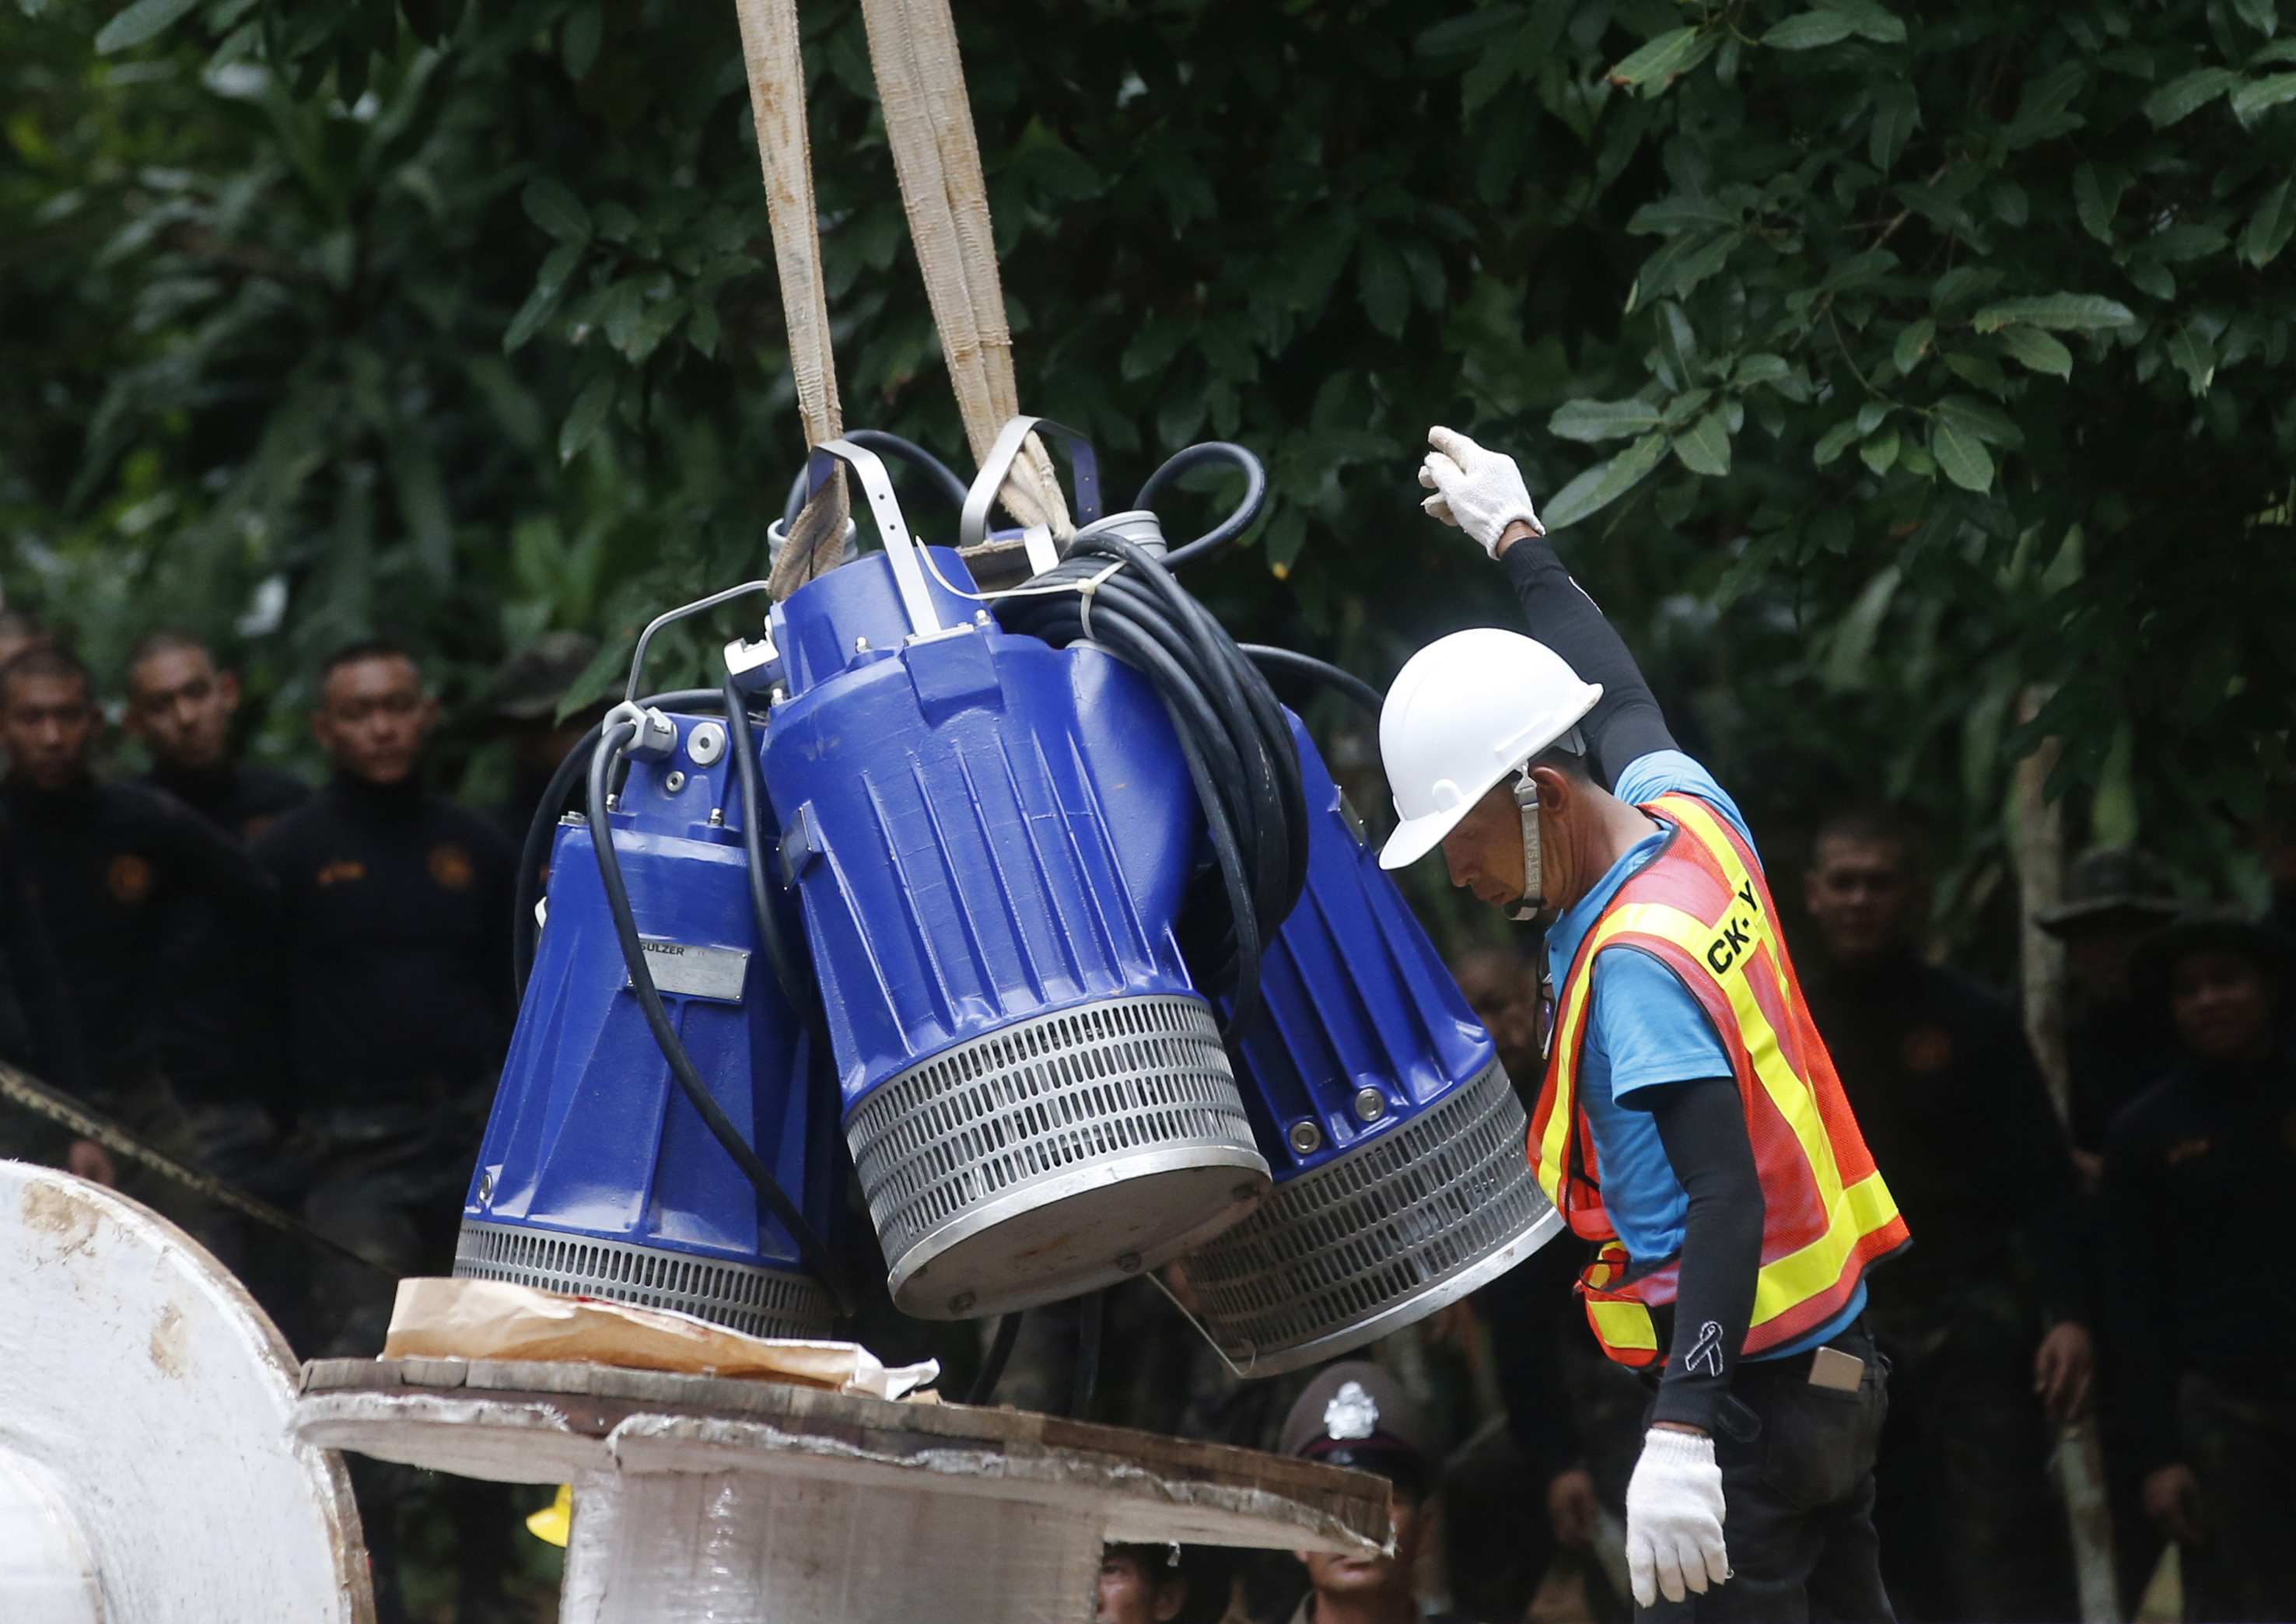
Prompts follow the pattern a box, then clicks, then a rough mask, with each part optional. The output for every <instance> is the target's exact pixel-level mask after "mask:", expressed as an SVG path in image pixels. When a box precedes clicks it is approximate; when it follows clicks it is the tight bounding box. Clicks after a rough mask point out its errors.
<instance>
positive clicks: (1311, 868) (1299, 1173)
mask: <svg viewBox="0 0 2296 1624" xmlns="http://www.w3.org/2000/svg"><path fill="white" fill-rule="evenodd" d="M1216 460H1224V461H1229V462H1233V463H1237V464H1238V465H1239V466H1241V467H1242V469H1243V471H1244V472H1245V474H1246V476H1247V480H1248V484H1249V488H1248V490H1247V494H1246V497H1245V500H1244V503H1243V504H1242V505H1241V506H1240V507H1239V508H1238V509H1237V510H1236V513H1235V514H1234V516H1232V518H1231V519H1230V521H1228V522H1227V523H1226V524H1225V525H1223V526H1222V527H1220V528H1219V529H1217V530H1215V531H1213V532H1212V533H1211V534H1210V535H1209V536H1207V537H1203V538H1202V539H1201V540H1200V541H1197V542H1194V543H1191V544H1190V545H1186V546H1184V547H1181V548H1178V549H1177V550H1175V551H1172V552H1171V553H1169V554H1165V553H1164V551H1163V545H1162V537H1161V532H1160V527H1159V526H1158V524H1157V521H1156V520H1155V517H1154V515H1153V513H1148V512H1139V513H1131V514H1125V515H1119V518H1118V519H1117V520H1112V521H1104V523H1105V524H1107V525H1109V526H1112V527H1114V528H1115V529H1119V530H1120V531H1121V532H1122V535H1121V536H1120V537H1107V538H1105V539H1103V538H1101V537H1095V536H1093V535H1092V533H1091V529H1090V528H1088V529H1087V531H1086V532H1083V533H1080V534H1079V537H1078V544H1077V545H1076V547H1075V548H1074V549H1073V550H1072V551H1071V553H1070V557H1069V560H1068V561H1067V562H1063V563H1062V564H1060V565H1059V566H1058V567H1057V568H1055V569H1054V570H1050V571H1047V572H1046V573H1043V574H1040V575H1039V576H1037V578H1035V579H1033V580H1031V581H1030V582H1029V586H1028V587H1026V588H1024V589H1023V590H1022V591H1021V592H1017V593H1015V594H1013V595H1011V596H1009V597H1007V598H1005V599H1004V600H1003V601H1002V602H1001V603H1000V609H999V612H1000V614H1001V615H1002V616H1003V618H1004V619H1005V623H1006V624H1007V625H1008V626H1011V627H1014V628H1016V629H1024V630H1027V631H1029V632H1032V633H1034V634H1035V635H1037V636H1040V637H1042V638H1044V639H1046V641H1047V642H1048V643H1051V644H1054V645H1057V646H1072V645H1073V644H1076V643H1077V642H1078V641H1080V640H1082V639H1085V638H1087V636H1092V637H1095V638H1097V639H1101V640H1105V641H1106V642H1107V643H1108V644H1109V646H1110V647H1111V649H1112V650H1114V651H1115V652H1119V653H1120V654H1125V655H1127V657H1128V658H1133V659H1136V660H1140V661H1141V662H1142V663H1143V665H1144V667H1145V666H1149V665H1152V663H1153V662H1154V661H1155V660H1157V659H1158V658H1159V657H1160V650H1159V648H1158V647H1157V642H1158V639H1159V638H1160V637H1165V636H1169V633H1167V632H1165V631H1163V630H1161V629H1160V628H1161V627H1165V626H1169V625H1173V624H1179V623H1184V622H1185V619H1186V616H1187V611H1188V609H1189V608H1190V607H1191V606H1193V603H1194V601H1193V599H1191V598H1188V597H1187V596H1186V595H1185V593H1181V592H1179V591H1178V590H1177V588H1173V589H1172V590H1171V591H1170V592H1169V593H1162V594H1158V593H1156V592H1155V591H1154V590H1153V589H1152V583H1154V582H1156V581H1157V580H1158V579H1159V578H1162V579H1165V580H1169V576H1167V575H1166V574H1165V572H1166V571H1168V570H1173V569H1177V568H1183V567H1185V566H1186V565H1187V564H1189V563H1192V562H1198V561H1201V559H1204V558H1206V557H1210V556H1211V555H1213V554H1216V553H1218V552H1219V551H1220V550H1222V549H1224V548H1225V547H1226V546H1227V545H1231V544H1232V543H1233V541H1234V538H1235V537H1236V536H1238V535H1240V534H1241V533H1242V530H1243V529H1245V527H1246V526H1248V525H1249V523H1250V522H1251V517H1252V515H1253V514H1254V513H1256V511H1257V509H1258V506H1259V496H1260V481H1261V479H1262V476H1261V474H1260V472H1259V463H1258V462H1257V460H1256V459H1254V458H1252V457H1251V455H1250V454H1249V453H1248V452H1245V451H1243V450H1242V448H1241V447H1231V446H1225V445H1213V446H1201V447H1192V448H1191V449H1190V450H1188V451H1186V452H1183V453H1182V454H1181V455H1179V456H1177V457H1176V458H1174V459H1173V461H1172V462H1171V463H1168V464H1166V466H1165V467H1164V468H1163V469H1161V470H1160V471H1159V472H1158V473H1157V475H1156V476H1155V477H1154V478H1153V479H1152V480H1150V482H1149V485H1148V487H1147V488H1144V490H1143V491H1142V493H1141V496H1140V498H1139V502H1138V506H1139V507H1140V508H1142V509H1145V508H1147V506H1148V504H1150V503H1151V502H1152V500H1154V498H1155V496H1156V495H1157V494H1158V492H1159V490H1160V488H1163V486H1164V485H1166V484H1168V483H1169V482H1170V481H1172V480H1177V478H1178V477H1179V476H1180V475H1181V474H1183V473H1185V472H1188V471H1189V470H1190V469H1192V468H1193V467H1196V466H1199V465H1201V464H1202V463H1207V462H1211V461H1216ZM974 488H975V490H976V492H977V491H978V490H979V489H980V487H979V485H978V484H976V485H975V487H974ZM1111 556H1113V557H1118V558H1121V559H1122V560H1124V561H1125V562H1127V563H1128V565H1129V566H1131V568H1130V569H1128V571H1127V572H1126V573H1125V574H1121V575H1118V576H1116V577H1113V578H1110V579H1109V580H1107V581H1106V582H1105V583H1104V584H1103V586H1101V587H1100V588H1099V589H1098V592H1097V593H1096V594H1095V595H1093V596H1091V597H1089V598H1084V597H1080V595H1078V593H1076V592H1075V591H1073V590H1071V591H1070V592H1067V593H1055V592H1047V591H1046V590H1045V588H1046V587H1049V586H1054V585H1055V584H1056V583H1059V582H1062V581H1068V582H1075V581H1077V580H1078V579H1080V578H1096V577H1097V576H1099V575H1100V574H1102V573H1103V571H1104V570H1105V567H1106V562H1107V560H1108V559H1109V558H1110V557H1111ZM1128 578H1129V581H1130V583H1131V584H1132V585H1131V588H1130V589H1136V590H1138V591H1139V593H1140V597H1141V600H1142V603H1141V611H1142V612H1141V619H1140V623H1139V625H1138V626H1137V627H1128V633H1129V634H1130V635H1128V636H1121V637H1120V636H1117V635H1115V634H1113V633H1112V632H1111V629H1110V628H1111V625H1112V624H1113V619H1112V617H1111V615H1110V613H1109V612H1108V611H1109V610H1110V608H1111V604H1110V603H1108V602H1107V601H1106V598H1107V595H1109V588H1110V587H1111V586H1116V585H1117V584H1118V583H1119V582H1122V581H1127V580H1128ZM1195 612H1196V613H1198V614H1201V610H1200V609H1198V610H1196V611H1195ZM1159 617H1169V619H1160V618H1159ZM1243 652H1246V653H1247V654H1248V655H1249V657H1250V658H1251V659H1252V660H1255V661H1256V662H1258V663H1259V664H1260V665H1262V666H1265V667H1267V668H1269V669H1273V670H1288V671H1291V672H1292V673H1293V674H1295V675H1305V676H1308V677H1313V678H1315V679H1316V680H1318V681H1321V682H1323V683H1324V684H1326V685H1329V686H1332V687H1333V688H1335V689H1336V690H1338V691H1339V692H1340V693H1341V694H1343V695H1344V696H1346V697H1348V698H1349V699H1351V700H1352V701H1355V702H1356V703H1357V704H1359V705H1362V706H1363V707H1365V709H1368V710H1369V711H1370V712H1371V713H1372V714H1373V715H1374V716H1376V715H1377V713H1378V710H1379V703H1380V701H1379V694H1378V693H1377V692H1376V691H1375V690H1374V689H1372V688H1371V687H1370V686H1369V685H1367V684H1365V683H1363V682H1362V681H1360V680H1358V679H1357V678H1355V677H1349V676H1348V675H1347V674H1346V673H1344V672H1341V671H1340V670H1338V669H1336V668H1333V667H1331V666H1329V665H1326V664H1324V662H1323V661H1320V660H1311V659H1308V658H1307V657H1306V656H1303V655H1300V654H1296V653H1293V652H1289V651H1286V650H1282V649H1271V648H1259V647H1252V648H1248V649H1246V650H1245V651H1243ZM1283 726H1284V730H1285V734H1286V735H1287V741H1288V742H1289V744H1290V746H1291V749H1292V754H1293V755H1294V757H1295V759H1297V761H1298V764H1299V772H1300V780H1301V783H1302V784H1303V785H1304V786H1305V794H1306V797H1307V808H1306V810H1307V814H1308V841H1307V842H1306V847H1307V853H1306V855H1307V871H1306V876H1305V885H1304V890H1303V891H1301V892H1300V894H1299V900H1298V905H1297V906H1295V907H1292V908H1290V909H1288V910H1286V912H1285V913H1284V914H1283V915H1273V914H1269V915H1266V916H1268V917H1276V918H1280V919H1281V920H1282V928H1281V930H1280V931H1278V932H1276V933H1275V936H1274V939H1273V940H1272V941H1270V942H1269V943H1267V947H1266V948H1265V950H1264V951H1262V950H1260V949H1259V947H1256V946H1253V947H1251V950H1250V951H1251V964H1250V965H1249V967H1248V968H1247V969H1245V970H1243V971H1242V972H1238V971H1236V970H1235V969H1234V968H1233V967H1230V968H1229V969H1228V970H1227V971H1226V972H1225V979H1223V972H1222V971H1221V969H1220V967H1219V966H1218V964H1217V963H1215V962H1214V961H1216V960H1217V958H1218V954H1216V953H1200V954H1198V955H1196V956H1193V957H1194V961H1195V962H1196V964H1197V965H1198V968H1199V970H1200V972H1208V974H1209V976H1210V981H1211V985H1212V988H1213V989H1214V990H1215V991H1216V993H1217V994H1218V997H1219V999H1220V1004H1221V1008H1222V1010H1223V1013H1225V1014H1226V1017H1227V1020H1228V1023H1229V1026H1228V1029H1229V1036H1230V1042H1229V1050H1230V1053H1231V1054H1233V1055H1234V1058H1235V1061H1236V1072H1237V1080H1238V1082H1239V1084H1240V1085H1241V1086H1242V1093H1243V1098H1244V1103H1245V1108H1246V1110H1247V1111H1249V1112H1250V1113H1251V1123H1252V1129H1253V1134H1254V1136H1255V1140H1256V1142H1257V1143H1258V1144H1259V1148H1260V1149H1261V1151H1262V1152H1264V1153H1265V1154H1266V1155H1267V1161H1268V1163H1269V1165H1270V1166H1271V1167H1272V1168H1273V1169H1275V1192H1274V1193H1273V1194H1272V1195H1271V1196H1270V1197H1269V1199H1268V1200H1267V1202H1263V1203H1261V1204H1260V1205H1259V1207H1258V1208H1257V1209H1256V1210H1254V1211H1253V1212H1252V1213H1251V1215H1250V1216H1249V1217H1247V1218H1244V1219H1243V1220H1242V1222H1240V1223H1238V1224H1236V1225H1234V1226H1232V1227H1229V1228H1227V1229H1226V1230H1225V1231H1223V1232H1222V1233H1221V1234H1218V1236H1216V1237H1215V1238H1213V1239H1212V1240H1211V1241H1210V1242H1209V1243H1206V1244H1205V1245H1203V1246H1202V1247H1201V1248H1200V1249H1198V1250H1197V1251H1194V1252H1193V1253H1191V1254H1190V1255H1188V1256H1187V1257H1186V1258H1185V1259H1184V1261H1183V1265H1182V1267H1183V1268H1184V1270H1185V1274H1186V1276H1187V1281H1188V1284H1189V1285H1190V1286H1191V1287H1192V1288H1193V1294H1194V1296H1195V1298H1196V1300H1197V1304H1198V1308H1197V1313H1198V1316H1199V1319H1200V1323H1201V1325H1202V1326H1203V1327H1204V1329H1205V1331H1206V1332H1207V1334H1208V1335H1209V1336H1210V1339H1211V1340H1212V1341H1213V1343H1214V1345H1215V1346H1216V1347H1217V1348H1218V1349H1219V1350H1220V1352H1221V1354H1222V1356H1223V1357H1225V1358H1226V1359H1227V1361H1228V1362H1229V1364H1230V1366H1231V1367H1232V1368H1234V1369H1235V1370H1236V1371H1237V1372H1238V1374H1246V1375H1273V1374H1279V1373H1281V1372H1283V1371H1288V1370H1295V1369H1298V1368H1300V1366H1305V1365H1310V1364H1314V1363H1316V1362H1317V1361H1319V1360H1323V1359H1326V1358H1330V1357H1333V1356H1335V1355H1337V1354H1339V1353H1341V1352H1344V1351H1345V1350H1347V1349H1349V1348H1354V1347H1357V1346H1360V1345H1361V1344H1362V1343H1365V1342H1367V1341H1372V1340H1373V1339H1374V1338H1376V1337H1379V1336H1382V1335H1384V1334H1385V1333H1388V1332H1390V1331H1392V1330H1394V1329H1396V1328H1397V1327H1398V1326H1401V1325H1407V1324H1409V1323H1411V1322H1412V1321H1413V1320H1415V1319H1418V1318H1421V1317H1423V1316H1425V1315H1428V1314H1431V1313H1433V1312H1434V1311H1435V1310H1436V1309H1438V1308H1442V1307H1443V1306H1444V1305H1446V1304H1447V1303H1450V1302H1454V1301H1456V1300H1458V1299H1459V1298H1461V1297H1463V1296H1464V1295H1466V1294H1467V1293H1468V1292H1472V1291H1473V1290H1475V1289H1476V1288H1477V1287H1478V1286H1480V1285H1482V1284H1486V1283H1487V1282H1488V1281H1490V1280H1492V1279H1495V1278H1496V1277H1497V1276H1498V1275H1501V1274H1504V1273H1505V1272H1506V1271H1507V1270H1508V1269H1510V1268H1512V1267H1514V1265H1516V1264H1517V1263H1520V1262H1521V1261H1522V1259H1525V1258H1527V1257H1529V1255H1530V1254H1531V1253H1532V1252H1533V1251H1537V1250H1538V1248H1539V1247H1540V1246H1541V1245H1543V1244H1545V1243H1546V1241H1547V1240H1549V1239H1551V1238H1552V1237H1553V1236H1554V1234H1556V1233H1558V1232H1559V1230H1560V1228H1561V1220H1560V1218H1559V1216H1558V1215H1557V1214H1556V1213H1555V1212H1554V1210H1553V1208H1552V1206H1551V1205H1550V1204H1549V1203H1548V1202H1547V1200H1546V1196H1545V1194H1544V1193H1542V1192H1541V1191H1540V1189H1539V1187H1538V1180H1537V1178H1536V1177H1535V1176H1534V1175H1533V1174H1532V1172H1531V1169H1530V1163H1529V1156H1528V1153H1527V1145H1526V1133H1527V1126H1528V1125H1527V1123H1526V1120H1525V1117H1524V1112H1523V1108H1522V1104H1521V1100H1520V1099H1519V1097H1518V1096H1517V1095H1516V1094H1515V1091H1514V1088H1513V1084H1512V1083H1511V1082H1510V1080H1509V1079H1508V1077H1507V1074H1506V1071H1505V1068H1504V1067H1503V1066H1502V1065H1501V1064H1500V1062H1499V1059H1498V1056H1497V1051H1496V1048H1495V1046H1493V1044H1492V1042H1491V1038H1490V1035H1489V1034H1488V1032H1487V1031H1486V1030H1485V1029H1483V1025H1482V1023H1481V1022H1480V1021H1478V1020H1477V1019H1476V1018H1475V1016H1474V1014H1473V1013H1472V1011H1470V1010H1469V1009H1468V1007H1467V1005H1466V1001H1465V999H1464V997H1462V995H1461V994H1460V992H1459V989H1458V986H1457V984H1456V982H1455V981H1454V980H1452V978H1451V975H1450V972H1448V970H1447V969H1446V968H1445V966H1444V964H1443V962H1442V960H1441V958H1440V957H1439V956H1438V955H1437V953H1436V951H1435V948H1434V946H1433V944H1432V943H1431V942H1430V941H1429V940H1428V939H1427V933H1426V931H1424V930H1423V928H1422V927H1421V925H1420V923H1419V922H1418V920H1417V918H1416V917H1415V915H1413V914H1412V912H1411V910H1410V908H1409V906H1407V905H1406V903H1405V902H1404V900H1403V898H1402V896H1401V894H1400V893H1399V892H1398V890H1396V888H1395V884H1394V882H1393V881H1392V880H1391V879H1390V877H1389V876H1388V875H1387V874H1384V873H1382V871H1381V869H1380V867H1379V864H1378V856H1377V853H1376V851H1374V849H1371V847H1370V846H1369V845H1368V844H1367V842H1366V841H1365V836H1364V832H1363V826H1362V824H1361V821H1360V820H1359V819H1358V818H1357V816H1356V815H1355V812H1354V810H1353V808H1349V806H1348V805H1347V803H1346V800H1345V797H1344V796H1343V795H1342V794H1341V791H1340V789H1339V787H1338V785H1337V784H1336V783H1334V782H1333V778H1332V775H1331V774H1330V772H1329V771H1328V770H1327V769H1326V767H1324V761H1323V758H1322V757H1321V755H1320V754H1318V752H1317V751H1316V747H1315V744H1314V742H1312V741H1311V740H1310V739H1309V738H1308V734H1307V730H1306V729H1305V728H1304V727H1303V726H1301V725H1300V721H1299V718H1297V717H1295V716H1292V715H1291V714H1290V713H1288V712H1286V713H1284V715H1283ZM1253 916H1254V915H1253V912H1252V910H1251V909H1250V908H1247V907H1242V906H1239V907H1238V908H1236V909H1235V910H1234V915H1233V917H1234V918H1235V919H1237V920H1238V921H1242V922H1246V923H1248V922H1249V921H1251V919H1252V918H1253ZM1214 920H1215V922H1217V920H1218V915H1216V914H1215V915H1214ZM1235 947H1236V944H1235V943H1234V940H1233V939H1230V940H1229V941H1227V942H1226V943H1225V944H1223V950H1224V951H1226V952H1228V953H1230V954H1233V952H1234V948H1235ZM1239 973H1240V979H1239Z"/></svg>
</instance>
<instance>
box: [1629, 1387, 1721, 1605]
mask: <svg viewBox="0 0 2296 1624" xmlns="http://www.w3.org/2000/svg"><path fill="white" fill-rule="evenodd" d="M1722 1514H1723V1513H1722V1469H1721V1468H1720V1467H1719V1466H1718V1465H1716V1464H1714V1440H1713V1439H1710V1438H1706V1437H1702V1436H1701V1435H1700V1434H1698V1433H1696V1432H1678V1431H1674V1430H1672V1429H1671V1428H1667V1427H1652V1429H1651V1430H1650V1431H1647V1432H1645V1433H1644V1434H1643V1453H1642V1458H1641V1459H1640V1460H1637V1461H1636V1463H1635V1475H1634V1476H1633V1477H1632V1478H1630V1479H1628V1482H1627V1575H1628V1579H1631V1580H1632V1581H1633V1584H1634V1591H1635V1601H1636V1603H1637V1604H1638V1605H1641V1606H1644V1607H1653V1606H1656V1605H1657V1604H1658V1598H1659V1595H1660V1593H1661V1592H1664V1593H1665V1595H1666V1599H1667V1600H1668V1601H1669V1602H1678V1601H1680V1600H1682V1599H1683V1596H1684V1595H1685V1592H1686V1591H1689V1590H1695V1591H1697V1592H1698V1593H1699V1594H1700V1595H1704V1594H1705V1592H1706V1587H1707V1585H1708V1584H1709V1583H1712V1584H1717V1585H1718V1584H1720V1583H1722V1582H1723V1581H1724V1580H1725V1579H1728V1578H1729V1577H1730V1555H1729V1553H1728V1551H1727V1550H1726V1549H1725V1548H1724V1546H1723V1544H1722Z"/></svg>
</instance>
